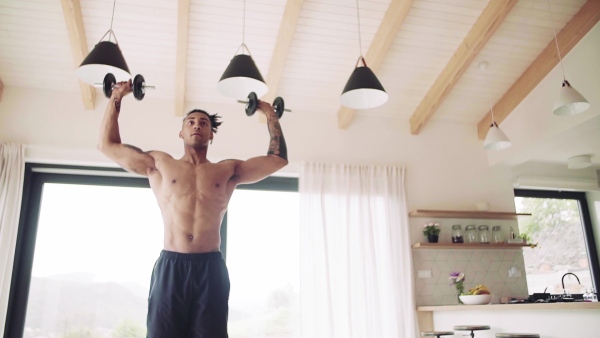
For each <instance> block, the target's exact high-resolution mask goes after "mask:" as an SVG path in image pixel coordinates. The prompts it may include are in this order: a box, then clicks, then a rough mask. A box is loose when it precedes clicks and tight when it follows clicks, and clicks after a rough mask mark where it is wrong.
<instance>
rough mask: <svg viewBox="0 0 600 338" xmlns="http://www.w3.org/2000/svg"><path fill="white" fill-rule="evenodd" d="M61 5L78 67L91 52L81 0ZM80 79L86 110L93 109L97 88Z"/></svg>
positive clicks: (65, 1) (70, 0)
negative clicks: (86, 35)
mask: <svg viewBox="0 0 600 338" xmlns="http://www.w3.org/2000/svg"><path fill="white" fill-rule="evenodd" d="M61 5H62V9H63V15H64V17H65V24H66V25H67V32H68V34H69V41H70V43H71V52H72V53H73V62H74V63H75V68H78V67H79V66H80V65H81V62H83V59H85V57H86V56H87V55H88V53H89V51H88V47H87V39H86V37H85V29H84V27H83V17H82V15H81V5H80V4H79V0H61ZM78 81H79V87H80V88H81V96H82V99H83V107H84V108H85V109H86V110H93V109H94V108H95V105H96V89H95V88H94V87H93V86H90V85H88V84H86V83H84V82H82V81H81V80H78Z"/></svg>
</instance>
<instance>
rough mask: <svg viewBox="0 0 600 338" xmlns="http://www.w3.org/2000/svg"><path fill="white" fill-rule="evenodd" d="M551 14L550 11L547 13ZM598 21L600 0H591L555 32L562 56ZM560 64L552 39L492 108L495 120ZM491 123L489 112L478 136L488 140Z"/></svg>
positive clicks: (519, 101) (515, 105) (506, 115)
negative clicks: (486, 137)
mask: <svg viewBox="0 0 600 338" xmlns="http://www.w3.org/2000/svg"><path fill="white" fill-rule="evenodd" d="M549 15H550V13H548V16H549ZM598 21H600V1H598V0H588V1H587V2H586V3H585V4H584V5H583V7H581V9H580V10H579V11H578V12H577V13H576V14H575V15H574V16H573V18H571V20H570V21H569V22H568V23H567V24H566V25H565V27H564V28H563V29H562V30H561V31H560V32H559V33H558V34H556V39H557V41H558V46H559V49H560V52H561V54H562V56H563V57H564V56H565V55H567V54H568V53H569V52H570V51H571V49H573V47H575V45H577V43H579V41H580V40H581V39H582V38H583V37H584V36H585V35H586V34H587V33H588V32H589V31H590V30H591V29H592V28H593V27H594V26H595V25H596V24H597V23H598ZM558 63H559V58H558V53H557V51H556V43H555V41H554V38H553V39H552V40H551V41H550V42H549V43H548V45H547V46H546V48H544V50H543V51H542V52H541V53H540V54H539V55H538V57H537V58H536V59H535V60H534V61H533V62H532V63H531V64H530V65H529V67H527V69H526V70H525V72H523V74H521V76H520V77H519V78H518V79H517V81H516V82H515V83H514V84H513V85H512V86H511V87H510V89H508V90H507V91H506V93H504V95H503V96H502V98H500V100H498V102H496V104H495V105H494V107H493V110H494V119H495V120H496V123H501V122H502V121H504V119H506V118H507V117H508V116H509V115H510V114H511V113H512V111H513V110H514V109H515V108H517V106H518V105H519V103H521V101H523V100H524V99H525V98H526V97H527V96H528V95H529V93H531V91H532V90H533V89H534V88H535V87H536V86H537V85H538V84H539V83H540V82H541V81H542V80H543V79H544V78H545V77H546V76H547V75H548V73H550V71H552V69H554V67H556V65H558ZM557 86H558V84H557ZM491 124H492V113H491V111H489V112H488V113H487V114H486V115H485V117H484V118H483V119H481V121H479V123H477V135H478V137H479V139H481V140H483V139H485V136H486V135H487V132H488V130H489V129H490V125H491Z"/></svg>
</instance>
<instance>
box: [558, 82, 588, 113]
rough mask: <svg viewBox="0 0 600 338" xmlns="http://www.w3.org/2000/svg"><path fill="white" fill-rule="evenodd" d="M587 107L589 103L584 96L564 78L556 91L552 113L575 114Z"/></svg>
mask: <svg viewBox="0 0 600 338" xmlns="http://www.w3.org/2000/svg"><path fill="white" fill-rule="evenodd" d="M588 108H590V104H589V102H587V100H586V99H585V97H583V95H581V94H579V92H578V91H577V90H576V89H575V88H573V87H571V84H570V83H569V81H567V80H564V81H563V84H562V88H561V89H560V91H559V92H558V99H557V100H556V103H554V109H553V110H552V112H553V113H554V115H558V116H565V115H575V114H579V113H582V112H584V111H586V110H588Z"/></svg>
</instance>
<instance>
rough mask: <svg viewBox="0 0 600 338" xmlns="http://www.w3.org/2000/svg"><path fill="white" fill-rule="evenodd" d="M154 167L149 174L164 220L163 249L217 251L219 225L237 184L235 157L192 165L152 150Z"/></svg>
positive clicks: (189, 251)
mask: <svg viewBox="0 0 600 338" xmlns="http://www.w3.org/2000/svg"><path fill="white" fill-rule="evenodd" d="M151 156H152V157H154V158H155V163H156V171H152V172H150V173H149V175H148V179H149V181H150V186H151V187H152V190H153V191H154V194H155V196H156V199H157V201H158V205H159V207H160V210H161V213H162V218H163V223H164V249H165V250H169V251H174V252H182V253H192V252H211V251H218V250H219V247H220V244H221V237H220V226H221V221H222V219H223V215H224V214H225V211H226V210H227V204H228V202H229V199H230V198H231V194H232V193H233V190H234V189H235V187H236V185H237V182H238V180H237V177H236V176H235V168H236V165H237V162H238V161H236V160H227V161H222V162H219V163H210V162H206V163H202V164H198V165H193V164H191V163H189V162H187V161H183V160H175V159H173V158H172V157H171V156H169V155H167V154H165V153H161V152H152V153H151Z"/></svg>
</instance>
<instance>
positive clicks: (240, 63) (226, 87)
mask: <svg viewBox="0 0 600 338" xmlns="http://www.w3.org/2000/svg"><path fill="white" fill-rule="evenodd" d="M242 48H245V49H246V50H247V51H248V54H237V52H236V54H237V55H235V56H234V57H233V59H231V62H229V66H227V69H225V72H224V73H223V76H221V79H220V80H219V83H218V84H217V89H218V90H219V92H220V93H221V94H223V95H225V96H228V97H231V98H234V99H237V100H241V99H245V98H247V97H248V94H250V93H251V92H254V93H256V96H257V97H259V98H260V97H261V96H263V95H265V94H266V93H267V91H268V90H269V88H268V87H267V84H266V83H265V80H263V77H262V75H261V74H260V71H259V70H258V67H256V64H255V63H254V60H252V56H251V55H250V50H248V47H247V46H246V44H245V43H242V45H241V46H240V48H239V49H238V52H239V50H240V49H242Z"/></svg>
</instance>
